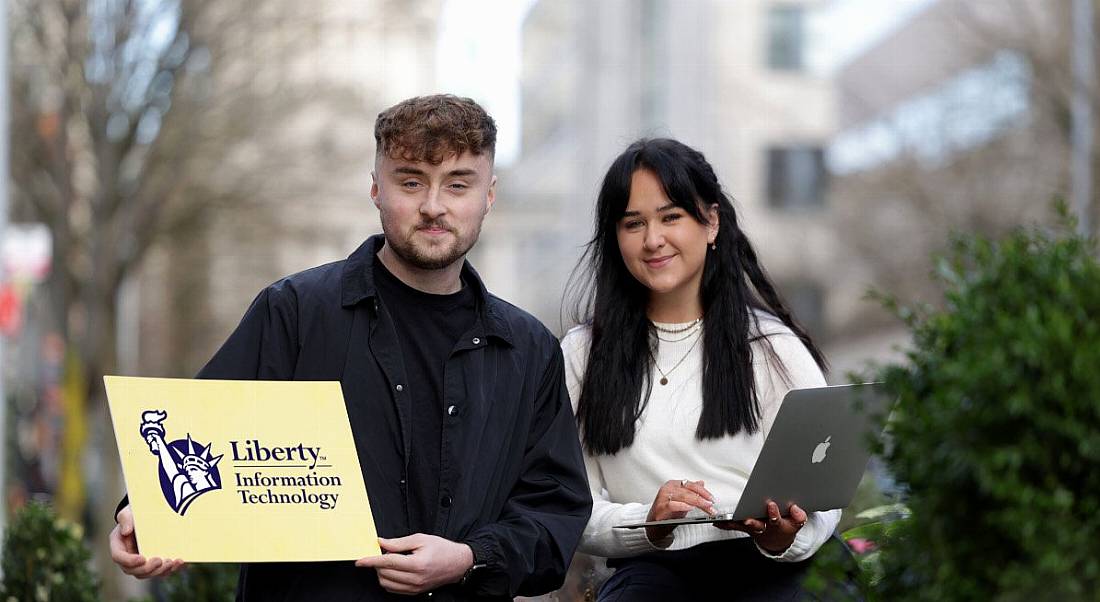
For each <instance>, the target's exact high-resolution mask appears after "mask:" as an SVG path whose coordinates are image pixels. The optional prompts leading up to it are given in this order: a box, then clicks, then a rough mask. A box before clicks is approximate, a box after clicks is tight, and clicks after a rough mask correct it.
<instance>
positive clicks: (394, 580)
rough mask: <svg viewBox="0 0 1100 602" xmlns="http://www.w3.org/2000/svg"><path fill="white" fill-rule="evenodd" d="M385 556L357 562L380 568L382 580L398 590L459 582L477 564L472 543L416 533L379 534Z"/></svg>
mask: <svg viewBox="0 0 1100 602" xmlns="http://www.w3.org/2000/svg"><path fill="white" fill-rule="evenodd" d="M378 544H379V545H380V546H381V547H382V551H383V552H387V553H385V554H383V555H381V556H369V557H367V558H360V559H359V560H357V561H355V566H359V567H371V568H374V569H376V570H377V571H378V583H380V584H381V585H382V587H383V588H385V589H386V591H388V592H392V593H395V594H419V593H423V592H427V591H431V590H433V589H436V588H437V587H440V586H442V585H447V584H449V583H457V582H458V581H459V580H461V579H462V576H463V575H465V574H466V569H469V568H470V567H471V566H473V565H474V553H473V551H472V550H470V546H468V545H466V544H463V543H455V542H453V541H451V540H449V539H443V538H442V537H436V536H435V535H425V534H423V533H414V534H412V535H409V536H408V537H398V538H396V539H382V538H381V537H379V538H378Z"/></svg>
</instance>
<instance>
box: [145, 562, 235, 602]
mask: <svg viewBox="0 0 1100 602" xmlns="http://www.w3.org/2000/svg"><path fill="white" fill-rule="evenodd" d="M238 572H239V571H238V566H237V565H235V564H191V565H187V566H186V567H185V568H184V569H183V570H182V571H180V572H179V573H177V574H175V575H172V576H171V577H168V578H166V579H164V583H163V588H162V593H163V597H162V598H161V600H162V601H163V602H233V600H235V599H236V595H237V574H238Z"/></svg>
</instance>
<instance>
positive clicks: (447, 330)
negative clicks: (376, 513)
mask: <svg viewBox="0 0 1100 602" xmlns="http://www.w3.org/2000/svg"><path fill="white" fill-rule="evenodd" d="M375 259H376V261H375V262H374V282H375V285H376V286H377V287H378V296H379V297H380V298H381V300H382V302H383V303H384V304H385V305H386V309H388V310H389V312H390V315H391V316H393V327H394V330H395V331H396V334H397V341H398V344H399V346H400V348H401V358H402V360H403V361H404V364H405V377H406V379H407V380H408V385H407V386H408V394H409V396H410V397H411V399H412V445H411V455H410V456H409V472H408V483H407V487H408V496H409V497H408V500H409V528H410V529H412V532H413V533H431V534H434V535H438V534H439V533H438V532H437V529H436V524H435V523H436V511H437V509H438V508H439V504H440V503H441V499H440V492H439V475H440V457H439V454H440V441H441V438H442V434H443V415H444V413H445V412H446V408H444V407H443V382H444V381H443V372H444V366H445V365H446V363H447V359H448V358H449V357H450V355H451V352H452V351H453V350H454V348H455V344H456V343H457V342H458V340H459V338H461V337H462V335H464V334H466V332H467V331H468V330H470V328H471V327H472V326H473V325H474V321H475V320H476V319H477V299H476V297H475V296H474V291H473V289H472V288H471V287H469V286H465V283H464V284H463V287H462V289H461V290H459V291H458V292H457V293H452V294H449V295H433V294H431V293H425V292H423V291H419V290H416V289H415V288H412V287H411V286H409V285H407V284H405V283H404V282H402V281H401V280H399V279H398V278H397V277H396V276H394V275H393V274H391V273H390V271H389V270H387V269H386V267H385V266H383V265H382V261H381V259H379V258H377V257H376V258H375Z"/></svg>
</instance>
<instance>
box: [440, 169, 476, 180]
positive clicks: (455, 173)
mask: <svg viewBox="0 0 1100 602" xmlns="http://www.w3.org/2000/svg"><path fill="white" fill-rule="evenodd" d="M476 175H477V170H474V169H470V168H468V167H462V168H459V169H452V170H451V171H448V172H447V176H448V177H451V178H455V177H464V176H476Z"/></svg>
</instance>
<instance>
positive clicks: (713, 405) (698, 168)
mask: <svg viewBox="0 0 1100 602" xmlns="http://www.w3.org/2000/svg"><path fill="white" fill-rule="evenodd" d="M639 169H646V170H649V171H651V172H652V173H653V174H654V175H656V176H657V178H658V179H659V180H660V181H661V184H662V186H663V187H664V191H665V193H666V194H667V195H668V198H669V199H670V200H671V201H672V202H673V203H675V204H676V205H677V206H678V207H680V208H682V209H683V210H684V211H686V212H687V213H688V214H689V215H691V216H692V217H693V218H694V219H695V220H696V221H698V222H699V223H702V224H707V223H708V218H707V214H706V211H707V208H708V207H710V206H711V205H712V204H717V205H718V217H719V224H718V236H717V238H716V240H715V243H716V244H717V249H716V250H712V249H711V248H710V247H707V255H706V264H705V266H704V268H703V279H702V285H701V289H702V290H701V294H702V304H703V313H704V316H705V319H704V321H703V411H702V414H701V415H700V417H699V425H698V427H697V428H696V429H695V436H696V438H697V439H700V440H703V439H716V438H720V437H723V436H725V435H735V434H737V433H739V432H741V431H742V430H744V431H745V432H748V433H754V432H756V431H757V430H758V429H759V425H760V404H759V402H758V400H757V397H756V390H755V384H754V381H753V370H752V351H751V349H750V347H749V345H750V343H752V342H753V341H754V340H755V339H756V338H758V337H759V335H753V334H750V333H751V332H752V331H751V330H750V323H751V324H753V325H754V326H755V332H756V333H759V332H760V329H759V324H757V323H756V316H755V314H754V313H753V311H752V310H753V308H757V309H761V310H763V311H766V312H770V313H771V314H773V315H775V316H776V317H777V318H779V319H780V320H782V322H783V323H784V324H786V325H787V327H788V328H790V329H791V331H793V332H794V333H795V335H797V336H798V338H799V339H801V340H802V342H803V343H804V344H805V345H806V348H807V349H808V350H809V351H810V354H811V355H812V356H813V358H814V360H815V361H816V362H817V364H818V366H820V367H821V368H822V369H823V370H824V369H825V359H824V357H823V356H822V354H821V351H820V350H819V349H818V348H817V346H816V345H815V344H814V342H813V341H812V340H811V339H810V336H809V334H807V333H806V330H805V329H804V328H803V327H802V326H801V325H800V324H799V323H798V322H797V321H796V320H795V319H794V317H793V316H792V315H791V312H790V310H789V309H788V308H787V306H786V304H785V303H784V302H783V300H782V299H781V298H780V296H779V294H778V293H777V292H776V290H775V287H774V286H773V285H772V283H771V281H770V280H769V279H768V276H767V274H766V273H765V272H764V268H763V267H762V266H761V265H760V261H759V260H758V259H757V257H756V252H755V251H754V250H753V248H752V245H751V244H749V240H748V238H746V237H745V234H744V233H743V232H742V231H741V229H740V228H739V227H738V225H737V214H736V212H735V211H734V209H733V204H732V203H731V202H730V199H729V197H727V196H726V195H725V193H724V192H723V191H722V188H721V185H720V184H719V183H718V178H717V176H715V174H714V169H713V168H711V166H710V163H708V162H707V160H706V159H705V158H704V157H703V155H702V153H700V152H698V151H696V150H694V149H692V148H691V147H689V146H687V145H685V144H682V143H680V142H677V141H676V140H670V139H667V138H661V139H642V140H639V141H637V142H635V143H633V144H631V145H630V146H629V147H628V148H627V149H626V151H624V152H623V153H622V154H621V155H619V157H618V158H616V159H615V161H614V162H613V163H612V164H611V168H610V169H608V171H607V175H606V176H605V177H604V180H603V185H602V187H601V189H600V196H599V199H598V200H597V205H596V228H595V233H594V234H593V236H592V239H591V240H590V241H589V242H588V245H587V247H586V250H585V253H584V255H583V256H582V257H581V260H580V263H579V264H578V266H577V268H578V270H580V271H578V270H574V278H571V281H574V282H575V281H576V277H577V276H578V274H582V275H583V283H582V285H581V290H580V294H579V295H578V298H577V305H576V306H575V313H576V315H575V316H574V317H575V318H577V321H578V322H587V323H588V324H589V325H590V326H591V338H592V344H591V347H590V349H589V352H588V364H587V369H586V370H585V374H584V383H583V385H582V389H581V396H580V400H579V401H578V407H577V420H578V422H579V423H580V428H581V433H582V437H583V440H584V445H585V448H586V449H587V450H588V451H589V453H593V454H614V453H616V452H618V451H619V450H620V449H622V448H624V447H629V446H630V445H631V444H632V443H633V442H634V424H635V422H637V420H638V418H639V416H641V413H642V411H643V409H644V408H645V404H646V403H647V402H648V401H649V395H650V392H651V391H652V386H653V383H652V382H650V373H651V370H652V366H653V359H652V356H651V354H650V351H651V349H652V347H651V346H652V345H653V344H654V342H655V337H656V332H655V330H654V327H653V325H652V324H651V323H650V321H649V319H648V318H647V317H646V306H647V303H648V299H649V289H647V288H646V287H645V286H643V285H642V284H641V283H639V282H638V281H637V280H636V279H635V278H634V276H633V275H631V273H630V272H629V271H628V270H627V267H626V264H625V263H624V262H623V258H622V254H621V252H620V250H619V242H618V237H617V228H618V223H619V220H620V219H621V218H622V216H623V214H624V213H625V211H626V206H627V203H628V201H629V200H630V181H631V177H632V176H633V175H634V172H635V171H637V170H639ZM765 341H766V339H765ZM766 349H767V350H768V352H769V354H770V355H771V356H772V357H771V358H770V359H772V360H774V361H775V362H777V363H778V365H779V367H780V369H781V370H782V369H783V367H782V363H781V362H780V361H779V358H778V357H776V356H775V353H774V351H773V350H771V346H770V343H769V344H768V345H767V346H766Z"/></svg>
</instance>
